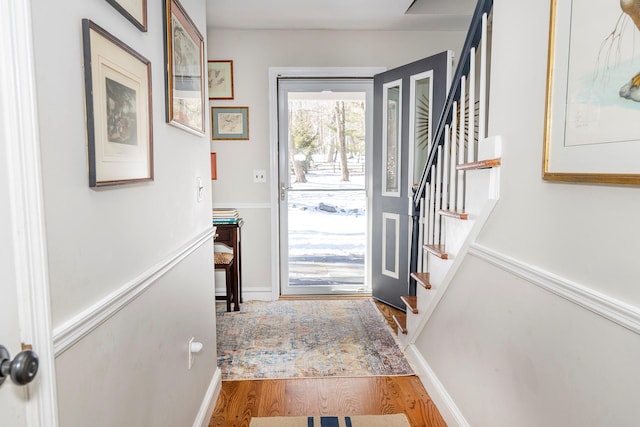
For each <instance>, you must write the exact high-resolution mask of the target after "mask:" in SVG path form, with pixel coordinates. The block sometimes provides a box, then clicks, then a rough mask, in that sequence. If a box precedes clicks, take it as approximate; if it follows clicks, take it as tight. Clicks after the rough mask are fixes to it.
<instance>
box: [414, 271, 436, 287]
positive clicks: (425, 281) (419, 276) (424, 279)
mask: <svg viewBox="0 0 640 427" xmlns="http://www.w3.org/2000/svg"><path fill="white" fill-rule="evenodd" d="M411 277H413V278H414V279H416V282H418V283H420V284H421V285H422V286H423V287H424V288H425V289H431V283H429V277H430V275H429V273H420V272H414V273H411Z"/></svg>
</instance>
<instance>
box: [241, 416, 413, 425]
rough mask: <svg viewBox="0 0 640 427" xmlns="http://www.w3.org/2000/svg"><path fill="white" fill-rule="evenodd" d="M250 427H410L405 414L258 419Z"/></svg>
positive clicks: (253, 420)
mask: <svg viewBox="0 0 640 427" xmlns="http://www.w3.org/2000/svg"><path fill="white" fill-rule="evenodd" d="M249 426H250V427H410V425H409V421H408V420H407V417H406V415H405V414H393V415H352V416H346V417H256V418H251V423H250V424H249Z"/></svg>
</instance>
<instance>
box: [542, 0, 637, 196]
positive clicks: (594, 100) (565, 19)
mask: <svg viewBox="0 0 640 427" xmlns="http://www.w3.org/2000/svg"><path fill="white" fill-rule="evenodd" d="M634 22H640V10H639V11H636V10H634V9H633V8H629V7H628V2H580V1H571V0H552V1H551V26H550V33H549V63H548V70H547V104H546V115H545V138H544V157H543V178H544V179H545V180H549V181H566V182H590V183H600V184H604V183H607V184H627V185H638V184H640V162H639V161H638V159H640V131H639V130H638V126H637V123H638V119H639V118H640V51H638V49H637V47H636V46H635V44H636V40H637V39H638V36H640V27H638V26H637V25H636V24H635V23H634Z"/></svg>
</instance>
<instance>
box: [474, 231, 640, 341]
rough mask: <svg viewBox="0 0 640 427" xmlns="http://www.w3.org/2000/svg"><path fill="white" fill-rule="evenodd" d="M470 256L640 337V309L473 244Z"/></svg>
mask: <svg viewBox="0 0 640 427" xmlns="http://www.w3.org/2000/svg"><path fill="white" fill-rule="evenodd" d="M469 254H470V255H472V256H475V257H477V258H480V259H482V260H484V261H486V262H488V263H491V264H493V265H495V266H496V267H498V268H500V269H502V270H504V271H506V272H508V273H511V274H513V275H515V276H518V277H520V278H522V279H524V280H526V281H528V282H530V283H532V284H534V285H536V286H539V287H540V288H542V289H545V290H547V291H549V292H551V293H553V294H555V295H558V296H560V297H562V298H564V299H566V300H568V301H571V302H572V303H574V304H577V305H579V306H580V307H582V308H586V309H587V310H589V311H591V312H593V313H595V314H598V315H600V316H602V317H604V318H605V319H608V320H610V321H612V322H614V323H616V324H618V325H620V326H622V327H624V328H627V329H629V330H630V331H633V332H635V333H636V334H640V308H638V307H635V306H633V305H630V304H627V303H625V302H623V301H620V300H617V299H615V298H612V297H610V296H607V295H605V294H602V293H600V292H597V291H595V290H593V289H590V288H588V287H586V286H584V285H581V284H579V283H576V282H572V281H570V280H568V279H565V278H563V277H560V276H558V275H555V274H553V273H550V272H548V271H545V270H542V269H541V268H539V267H536V266H533V265H530V264H526V263H524V262H521V261H518V260H517V259H515V258H511V257H509V256H507V255H504V254H501V253H499V252H496V251H494V250H492V249H489V248H487V247H486V246H483V245H480V244H478V243H473V244H472V245H471V248H470V249H469Z"/></svg>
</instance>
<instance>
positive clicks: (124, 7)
mask: <svg viewBox="0 0 640 427" xmlns="http://www.w3.org/2000/svg"><path fill="white" fill-rule="evenodd" d="M107 2H108V3H109V4H110V5H111V6H113V7H114V8H116V10H117V11H118V12H120V13H121V14H122V15H123V16H124V17H125V18H127V19H128V20H129V21H131V23H132V24H133V25H135V26H136V27H138V29H139V30H140V31H145V32H146V31H147V0H107Z"/></svg>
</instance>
